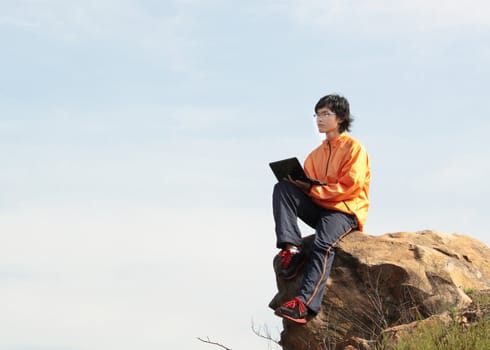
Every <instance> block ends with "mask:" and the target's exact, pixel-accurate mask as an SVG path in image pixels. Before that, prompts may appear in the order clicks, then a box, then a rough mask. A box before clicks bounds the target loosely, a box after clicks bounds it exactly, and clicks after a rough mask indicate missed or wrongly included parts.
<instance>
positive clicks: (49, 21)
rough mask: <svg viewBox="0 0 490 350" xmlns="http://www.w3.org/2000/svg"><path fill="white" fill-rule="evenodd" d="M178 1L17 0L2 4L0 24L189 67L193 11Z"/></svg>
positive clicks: (74, 42)
mask: <svg viewBox="0 0 490 350" xmlns="http://www.w3.org/2000/svg"><path fill="white" fill-rule="evenodd" d="M189 6H190V4H188V3H186V2H185V1H183V2H182V1H179V2H177V3H174V4H170V5H168V4H166V6H161V5H160V6H157V5H155V6H152V5H151V2H150V3H149V2H138V1H132V0H126V1H115V0H100V1H99V0H87V1H76V2H70V1H62V0H19V1H16V2H15V3H14V4H11V5H10V6H4V8H2V12H3V14H2V15H1V16H0V26H12V27H16V28H22V29H25V30H28V31H31V32H35V33H36V34H41V35H43V36H48V37H52V38H55V39H56V40H61V41H63V42H65V43H68V44H84V45H93V44H97V43H98V44H104V45H106V46H109V47H117V46H121V47H127V46H128V45H129V47H131V48H132V49H133V50H135V51H136V52H138V51H141V52H143V53H145V52H146V53H147V55H148V56H149V57H151V56H156V57H155V60H159V59H160V60H161V59H162V58H164V59H167V62H166V63H167V64H171V65H172V67H173V69H174V70H176V71H181V70H184V71H185V70H187V69H190V68H189V65H190V62H189V58H190V57H192V55H191V51H192V49H193V47H194V46H195V45H196V43H195V42H194V41H193V39H192V35H191V34H190V33H191V31H192V28H193V13H192V12H190V11H187V10H186V9H187V7H189Z"/></svg>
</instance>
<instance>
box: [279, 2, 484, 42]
mask: <svg viewBox="0 0 490 350" xmlns="http://www.w3.org/2000/svg"><path fill="white" fill-rule="evenodd" d="M275 8H276V9H280V10H281V11H284V12H286V13H288V14H289V16H290V17H291V18H293V19H294V20H295V21H296V22H298V23H300V24H302V25H307V26H313V27H315V28H323V29H329V30H332V31H338V30H342V31H354V32H358V31H359V30H362V31H368V32H373V31H375V32H380V31H384V30H386V29H387V28H390V29H391V30H395V31H396V32H400V31H420V32H426V31H430V30H434V29H450V28H459V27H461V26H464V27H468V28H479V27H483V28H489V27H490V22H489V21H488V18H489V15H490V3H488V2H486V1H484V0H470V1H467V2H461V1H456V0H448V1H442V0H400V1H395V2H394V1H389V0H361V1H357V0H327V1H325V0H286V1H277V2H276V3H275ZM359 34H362V33H359ZM386 34H389V33H386Z"/></svg>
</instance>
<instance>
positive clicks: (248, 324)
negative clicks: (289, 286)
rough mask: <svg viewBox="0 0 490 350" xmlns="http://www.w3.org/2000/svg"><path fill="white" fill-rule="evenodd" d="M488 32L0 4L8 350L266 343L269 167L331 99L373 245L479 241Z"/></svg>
mask: <svg viewBox="0 0 490 350" xmlns="http://www.w3.org/2000/svg"><path fill="white" fill-rule="evenodd" d="M488 18H490V4H489V3H488V2H487V1H483V0H468V1H465V2H462V1H454V0H446V1H442V0H441V1H439V0H410V1H409V0H399V1H388V0H357V1H354V0H343V1H341V0H321V1H320V0H261V1H257V0H250V1H230V0H229V1H225V0H168V1H166V0H160V1H156V0H139V1H136V0H119V1H116V0H84V1H81V0H78V1H69V0H15V1H8V0H0V45H1V52H2V54H1V55H0V146H1V149H2V151H1V152H0V162H1V164H2V171H1V172H0V192H1V194H2V195H1V196H0V235H1V236H0V237H1V238H0V239H1V244H0V295H2V298H1V300H0V310H1V312H0V329H1V330H2V331H1V336H0V350H106V349H118V350H130V349H131V350H132V349H141V348H142V349H145V350H156V349H159V350H161V349H186V350H200V349H206V348H212V347H213V346H212V345H209V344H204V343H202V342H200V341H199V340H198V339H197V337H201V338H204V339H206V338H207V337H209V339H210V340H212V341H215V342H219V343H221V344H223V345H226V346H228V347H230V348H232V349H234V350H240V349H271V348H277V347H275V346H274V344H271V343H268V342H267V341H266V340H264V339H262V338H260V337H258V336H256V335H255V334H254V332H253V331H252V327H255V328H261V329H262V330H263V329H265V328H267V329H268V330H269V331H270V332H271V335H272V337H274V338H277V337H278V334H279V332H280V330H281V321H280V319H278V318H277V317H275V316H274V315H273V312H272V310H270V309H269V308H268V307H267V305H268V303H269V301H270V300H271V299H272V298H273V296H274V294H275V292H276V285H275V276H274V273H273V270H272V258H273V256H274V255H275V254H276V253H277V250H276V248H275V237H274V222H273V219H272V213H271V192H272V187H273V185H274V183H275V180H274V176H273V175H272V173H271V171H270V169H269V167H268V163H269V162H271V161H274V160H278V159H283V158H288V157H291V156H296V157H298V158H299V159H300V160H301V161H303V160H304V159H305V157H306V156H307V155H308V153H309V152H310V151H311V150H312V149H313V148H315V147H316V146H317V145H318V144H319V143H320V142H321V141H322V140H323V136H322V135H320V134H318V132H317V130H316V127H315V122H314V119H313V117H312V115H313V112H314V111H313V107H314V105H315V103H316V102H317V101H318V99H319V98H320V97H322V96H324V95H326V94H329V93H339V94H342V95H343V96H345V97H346V98H347V99H348V100H349V102H350V105H351V111H352V114H353V116H354V122H353V125H352V131H351V135H352V136H354V137H355V138H357V139H358V140H360V141H361V142H362V143H363V144H364V146H365V147H366V149H367V151H368V153H369V156H370V160H371V167H372V168H371V170H372V183H371V192H370V200H371V207H370V212H369V215H368V220H367V223H366V226H365V232H366V233H367V234H370V235H381V234H385V233H389V232H401V231H419V230H426V229H430V230H436V231H439V232H443V233H459V234H464V235H467V236H470V237H472V238H475V239H477V240H479V241H481V242H483V243H485V244H486V245H490V238H489V237H490V236H489V234H488V228H487V226H488V225H487V223H486V221H485V220H486V219H487V218H488V215H489V214H490V212H489V209H488V197H489V196H490V185H489V181H488V179H489V178H490V159H489V158H490V157H489V156H490V154H489V152H490V151H489V150H490V138H489V137H488V134H489V132H490V121H489V119H488V117H489V115H490V107H489V105H488V91H489V89H490V86H489V85H490V64H489V62H490V21H488ZM312 233H313V232H312V231H311V229H309V228H306V227H303V234H304V235H309V234H312ZM214 347H215V346H214ZM215 348H216V347H215Z"/></svg>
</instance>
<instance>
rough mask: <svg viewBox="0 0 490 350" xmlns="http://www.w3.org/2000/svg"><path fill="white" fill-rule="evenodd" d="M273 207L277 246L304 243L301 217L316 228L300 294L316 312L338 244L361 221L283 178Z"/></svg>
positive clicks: (318, 309)
mask: <svg viewBox="0 0 490 350" xmlns="http://www.w3.org/2000/svg"><path fill="white" fill-rule="evenodd" d="M272 208H273V214H274V221H275V227H276V237H277V248H281V249H282V248H283V247H284V246H285V244H286V243H290V244H294V245H296V246H298V247H300V246H301V245H302V237H301V232H300V230H299V227H298V218H300V219H301V220H302V221H304V222H305V223H306V224H307V225H308V226H310V227H312V228H314V229H315V239H314V242H313V247H312V252H311V254H310V255H309V257H308V261H307V262H306V266H305V273H304V278H303V283H302V287H301V289H300V291H299V295H298V297H299V298H300V299H301V300H302V301H303V302H304V303H305V305H306V306H307V307H308V309H309V310H310V311H312V312H313V313H314V314H316V313H318V311H320V307H321V303H322V299H323V292H324V290H325V285H326V283H327V279H328V276H329V274H330V270H331V268H332V263H333V259H334V255H335V250H334V246H335V244H336V243H337V242H338V241H339V240H340V239H341V238H342V237H343V236H345V235H346V234H348V233H349V232H350V231H352V230H353V229H355V228H356V227H357V226H358V224H357V220H356V218H355V216H353V215H349V214H345V213H342V212H339V211H335V210H329V209H325V208H322V207H320V206H318V205H317V204H316V203H315V202H313V200H312V199H311V198H310V197H309V196H308V195H306V194H305V193H304V192H303V191H301V190H300V189H299V188H297V187H296V186H294V185H293V184H291V183H289V182H286V181H280V182H278V183H277V184H276V185H275V186H274V191H273V194H272Z"/></svg>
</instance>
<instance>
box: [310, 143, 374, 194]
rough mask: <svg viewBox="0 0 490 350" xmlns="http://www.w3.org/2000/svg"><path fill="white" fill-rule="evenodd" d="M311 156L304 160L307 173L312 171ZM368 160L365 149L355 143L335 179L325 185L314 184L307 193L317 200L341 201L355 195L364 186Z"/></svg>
mask: <svg viewBox="0 0 490 350" xmlns="http://www.w3.org/2000/svg"><path fill="white" fill-rule="evenodd" d="M313 161H314V160H313V159H312V157H311V156H310V157H308V158H307V160H306V161H305V170H306V171H307V173H314V172H315V171H314V165H313ZM368 164H369V160H368V155H367V152H366V150H365V149H364V148H363V147H362V146H361V145H356V146H355V147H353V149H352V150H351V151H350V156H348V159H347V161H345V163H344V164H343V165H342V166H341V168H340V169H339V172H338V174H337V179H336V181H333V182H330V183H329V182H327V184H326V185H322V186H319V185H314V186H313V187H312V188H311V191H310V192H309V193H308V195H309V196H310V197H312V198H314V199H317V200H326V201H333V202H341V201H344V200H349V199H353V198H355V197H357V196H358V195H359V194H360V193H361V191H362V188H363V187H364V182H365V181H366V174H367V172H368V167H369V165H368Z"/></svg>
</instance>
